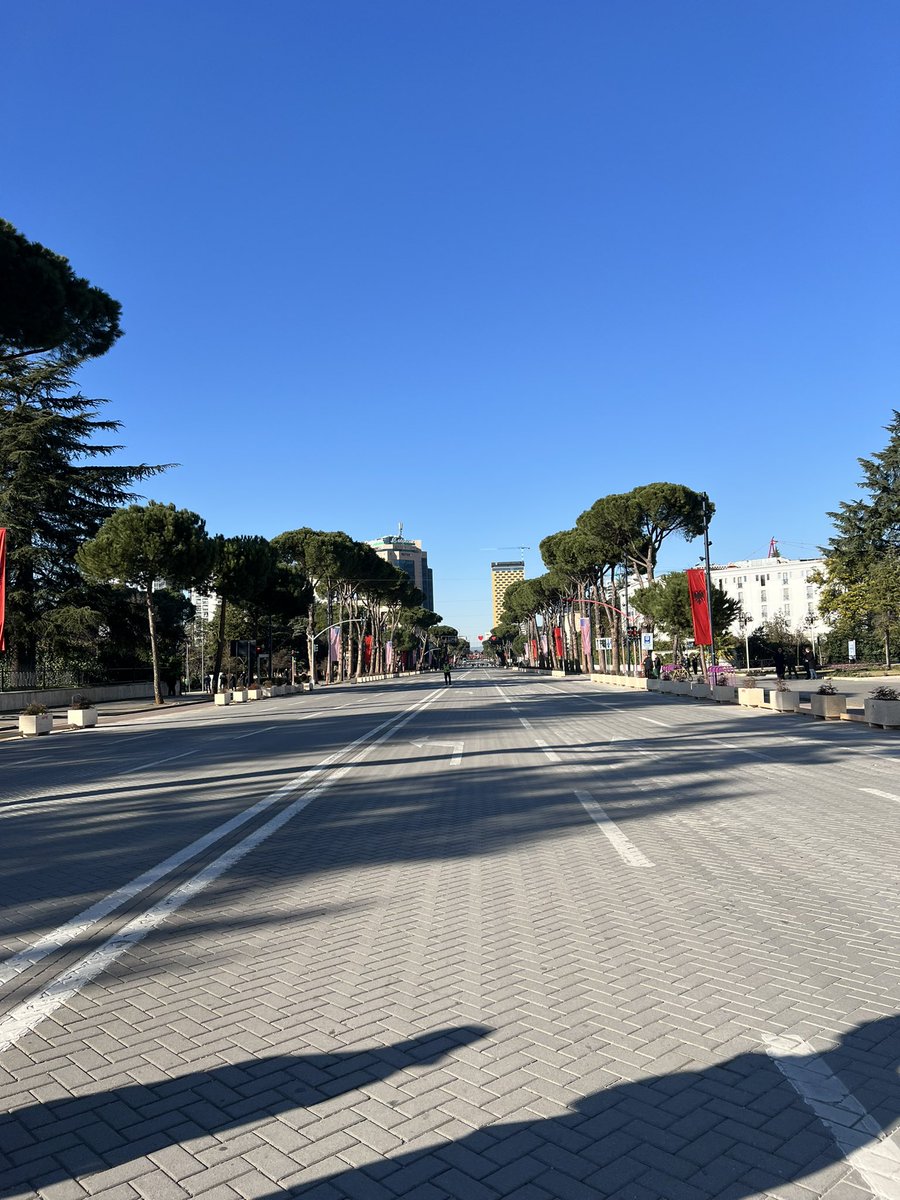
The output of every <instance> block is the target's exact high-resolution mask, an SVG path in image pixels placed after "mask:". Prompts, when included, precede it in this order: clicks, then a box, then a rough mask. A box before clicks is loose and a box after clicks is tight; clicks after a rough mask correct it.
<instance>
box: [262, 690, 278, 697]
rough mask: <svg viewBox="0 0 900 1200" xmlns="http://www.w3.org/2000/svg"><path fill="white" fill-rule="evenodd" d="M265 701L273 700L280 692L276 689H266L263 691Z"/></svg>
mask: <svg viewBox="0 0 900 1200" xmlns="http://www.w3.org/2000/svg"><path fill="white" fill-rule="evenodd" d="M262 694H263V700H271V699H272V697H273V696H277V695H278V692H277V691H276V690H275V688H274V687H264V688H263V690H262Z"/></svg>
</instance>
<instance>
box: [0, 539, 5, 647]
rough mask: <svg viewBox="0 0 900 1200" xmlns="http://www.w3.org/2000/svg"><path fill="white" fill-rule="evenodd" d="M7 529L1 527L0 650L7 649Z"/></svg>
mask: <svg viewBox="0 0 900 1200" xmlns="http://www.w3.org/2000/svg"><path fill="white" fill-rule="evenodd" d="M5 627H6V530H5V529H0V650H5V649H6V633H5Z"/></svg>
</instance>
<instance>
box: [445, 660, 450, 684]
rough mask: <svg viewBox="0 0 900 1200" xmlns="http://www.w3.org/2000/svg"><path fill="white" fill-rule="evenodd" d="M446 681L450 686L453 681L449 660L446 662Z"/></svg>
mask: <svg viewBox="0 0 900 1200" xmlns="http://www.w3.org/2000/svg"><path fill="white" fill-rule="evenodd" d="M444 683H446V684H447V686H448V687H449V686H450V683H451V680H450V663H449V660H448V661H447V662H445V663H444Z"/></svg>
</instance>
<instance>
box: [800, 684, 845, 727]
mask: <svg viewBox="0 0 900 1200" xmlns="http://www.w3.org/2000/svg"><path fill="white" fill-rule="evenodd" d="M809 707H810V709H811V710H812V715H813V716H814V717H821V718H822V720H823V721H839V720H840V719H841V717H842V716H843V715H844V714H845V713H846V711H847V697H846V696H841V695H839V694H838V690H837V688H836V687H835V686H834V684H833V683H832V682H831V680H826V682H825V683H823V684H822V686H821V687H820V688H819V689H818V691H815V692H813V694H812V695H811V696H810V698H809Z"/></svg>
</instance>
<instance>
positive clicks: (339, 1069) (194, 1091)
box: [0, 1025, 491, 1196]
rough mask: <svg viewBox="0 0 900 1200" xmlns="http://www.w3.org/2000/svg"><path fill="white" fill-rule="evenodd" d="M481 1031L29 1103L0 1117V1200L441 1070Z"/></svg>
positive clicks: (455, 1030) (484, 1032)
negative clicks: (410, 1074) (418, 1072)
mask: <svg viewBox="0 0 900 1200" xmlns="http://www.w3.org/2000/svg"><path fill="white" fill-rule="evenodd" d="M490 1033H491V1030H490V1029H489V1028H488V1027H487V1026H482V1025H463V1026H456V1027H450V1028H446V1029H435V1030H431V1031H429V1032H428V1033H424V1034H422V1035H420V1036H419V1037H414V1038H409V1039H408V1040H406V1041H403V1042H398V1043H397V1044H396V1045H393V1046H383V1047H377V1048H375V1049H371V1050H362V1051H353V1052H350V1053H335V1054H302V1055H294V1054H276V1055H270V1056H267V1057H264V1058H254V1059H248V1060H246V1061H244V1062H240V1063H235V1064H232V1065H228V1066H224V1067H217V1068H215V1069H214V1070H211V1071H197V1072H194V1073H193V1074H188V1075H179V1076H177V1077H175V1078H173V1079H166V1080H164V1081H162V1082H160V1083H153V1084H146V1085H144V1084H132V1085H129V1086H126V1087H120V1088H114V1089H112V1090H111V1091H106V1092H92V1093H90V1094H88V1095H86V1096H78V1097H74V1098H71V1097H67V1098H65V1099H61V1100H51V1101H49V1102H48V1103H45V1104H31V1105H28V1106H27V1107H24V1108H18V1109H15V1110H14V1111H12V1112H8V1113H5V1114H3V1115H2V1116H0V1196H10V1195H21V1194H22V1193H23V1190H27V1188H26V1185H27V1187H30V1188H33V1189H37V1188H38V1187H47V1186H49V1185H50V1184H52V1183H56V1182H59V1181H61V1180H64V1179H74V1178H78V1177H81V1176H85V1175H89V1174H91V1173H93V1172H96V1171H104V1170H108V1169H109V1168H110V1167H115V1166H119V1165H121V1164H123V1163H126V1162H130V1161H131V1160H133V1159H136V1158H140V1157H143V1156H144V1155H147V1154H152V1153H154V1152H155V1151H158V1150H162V1149H164V1148H165V1147H167V1146H172V1145H177V1144H179V1143H180V1142H182V1141H186V1140H188V1139H190V1138H192V1137H200V1136H202V1135H204V1134H209V1133H222V1132H225V1131H226V1130H231V1129H237V1128H238V1127H240V1126H242V1125H246V1124H249V1123H251V1122H254V1121H259V1120H260V1118H265V1117H275V1116H277V1115H278V1114H279V1113H284V1112H288V1111H291V1110H293V1109H297V1108H310V1107H313V1106H315V1105H316V1104H321V1103H322V1102H323V1101H325V1100H330V1099H333V1098H334V1097H335V1096H340V1095H342V1094H343V1093H345V1092H349V1091H353V1090H354V1089H356V1088H362V1087H365V1086H367V1085H368V1084H372V1083H375V1082H376V1081H378V1080H384V1079H388V1078H390V1077H391V1076H392V1075H394V1074H396V1073H398V1072H401V1071H409V1070H412V1069H414V1068H417V1067H423V1066H429V1065H431V1064H433V1063H437V1062H439V1061H440V1060H441V1059H442V1058H444V1057H445V1056H446V1055H448V1054H452V1053H453V1051H454V1050H456V1049H458V1048H459V1047H461V1046H467V1045H469V1044H471V1043H472V1042H475V1041H477V1040H478V1039H479V1038H483V1037H486V1036H488V1035H489V1034H490Z"/></svg>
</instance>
